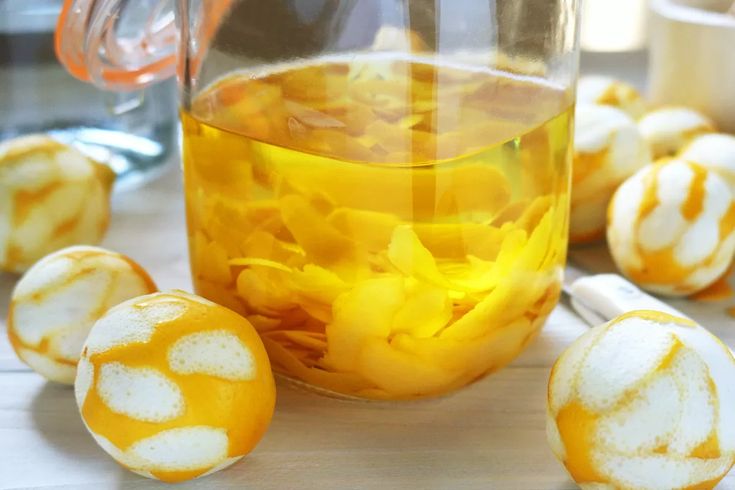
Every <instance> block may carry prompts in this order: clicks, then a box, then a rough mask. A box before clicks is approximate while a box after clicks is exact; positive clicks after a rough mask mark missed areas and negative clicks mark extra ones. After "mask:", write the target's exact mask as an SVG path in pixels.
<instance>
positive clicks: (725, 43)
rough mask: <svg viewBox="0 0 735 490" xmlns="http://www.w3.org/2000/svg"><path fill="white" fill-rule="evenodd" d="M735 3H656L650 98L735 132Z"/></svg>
mask: <svg viewBox="0 0 735 490" xmlns="http://www.w3.org/2000/svg"><path fill="white" fill-rule="evenodd" d="M731 5H732V0H651V4H650V9H651V11H650V21H651V29H650V33H649V45H650V65H649V96H650V98H651V100H652V101H653V102H654V103H655V104H659V105H674V104H676V105H686V106H689V107H693V108H695V109H699V110H700V111H702V112H704V113H705V114H707V115H709V116H710V117H712V118H713V119H714V120H715V121H716V122H717V124H718V126H719V127H720V129H721V130H723V131H729V132H735V15H733V14H728V13H727V11H728V9H729V8H730V7H731Z"/></svg>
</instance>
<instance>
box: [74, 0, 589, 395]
mask: <svg viewBox="0 0 735 490" xmlns="http://www.w3.org/2000/svg"><path fill="white" fill-rule="evenodd" d="M70 3H72V4H73V3H77V4H85V3H86V4H89V3H90V2H70ZM92 3H96V4H98V8H97V9H96V10H95V12H96V13H97V14H99V12H100V11H102V12H104V11H105V9H104V8H99V6H100V4H101V5H105V4H109V5H110V6H111V7H110V8H111V9H112V10H111V11H108V12H107V14H110V13H114V12H115V8H117V7H116V6H115V5H117V6H119V5H120V2H92ZM176 5H177V18H178V23H179V34H180V37H181V41H180V43H179V45H178V46H179V51H178V53H177V59H178V63H177V65H176V66H177V72H178V76H179V82H180V85H181V118H182V126H183V157H184V182H185V197H186V208H187V219H188V227H189V244H190V252H191V267H192V275H193V279H194V285H195V288H196V290H197V292H198V293H199V294H201V295H203V296H205V297H207V298H209V299H211V300H213V301H216V302H218V303H220V304H223V305H225V306H227V307H229V308H232V309H233V310H235V311H238V312H239V313H241V314H242V315H244V316H245V317H246V318H248V319H249V320H250V321H251V323H252V324H253V325H254V326H255V328H256V329H257V330H258V331H259V332H260V335H261V338H262V339H263V342H264V344H265V346H266V348H267V349H268V353H269V356H270V359H271V362H272V365H273V368H274V370H275V371H276V372H277V373H279V374H281V375H283V376H285V377H288V378H289V379H291V380H294V381H295V382H297V383H301V384H304V385H307V386H309V387H312V388H314V389H317V390H319V391H326V392H328V393H331V394H336V395H340V396H349V397H358V398H369V399H391V400H393V399H410V398H418V397H426V396H433V395H438V394H442V393H446V392H448V391H451V390H454V389H456V388H459V387H461V386H464V385H466V384H468V383H471V382H473V381H475V380H477V379H479V378H482V377H483V376H484V375H486V374H488V373H490V372H493V371H495V370H497V369H499V368H500V367H502V366H504V365H505V364H507V363H508V362H510V361H511V360H512V359H513V358H514V357H516V356H517V355H518V353H519V352H521V350H522V349H523V348H524V347H525V346H526V345H527V344H528V343H529V342H530V341H531V339H533V338H534V336H535V335H536V334H537V333H538V331H539V329H540V328H541V326H542V325H543V323H544V321H545V319H546V317H547V316H548V314H549V313H550V311H551V310H552V309H553V307H554V305H555V304H556V302H557V299H558V296H559V290H560V281H561V277H562V269H563V265H564V261H565V253H566V246H567V223H568V215H569V188H570V180H569V179H570V164H571V160H570V151H571V148H570V138H571V134H572V117H573V101H574V85H575V80H576V76H577V62H578V47H577V24H578V20H577V2H576V1H575V0H523V1H519V0H497V1H494V2H486V1H479V0H462V1H457V0H451V1H450V0H437V1H422V0H410V1H399V0H395V1H394V0H381V1H375V0H370V1H332V0H313V1H310V2H303V1H298V0H273V1H269V2H262V1H259V0H240V1H221V2H214V1H212V2H204V1H195V0H190V1H185V0H181V1H179V2H177V4H176ZM80 15H81V14H80ZM92 24H94V20H93V21H92ZM149 24H150V23H149ZM163 29H164V28H161V30H160V31H159V32H158V34H159V37H161V35H160V33H161V32H163ZM70 30H73V29H70ZM62 34H63V33H62ZM91 34H92V36H93V37H94V36H98V37H102V38H103V39H107V41H106V42H107V44H108V48H106V49H107V51H110V48H109V43H110V41H111V40H112V41H114V25H112V26H111V27H110V28H109V29H107V30H105V29H101V30H100V31H99V32H97V33H95V32H92V33H91ZM87 36H88V37H89V36H90V33H87ZM154 37H155V33H154ZM97 45H99V46H104V45H105V44H104V43H97ZM148 45H149V46H150V45H152V43H148ZM162 49H163V54H161V57H163V58H164V59H165V57H166V56H170V55H171V51H165V49H164V48H162ZM134 51H136V50H135V49H132V48H131V49H130V52H131V53H133V52H134ZM144 54H145V56H148V58H145V57H144V58H142V61H141V60H138V59H137V58H134V57H132V60H131V59H120V60H117V61H114V60H113V61H114V62H111V61H110V58H109V57H105V56H100V59H98V60H93V59H89V58H88V59H87V60H86V69H87V70H88V71H89V72H90V74H91V75H90V76H91V78H92V79H95V80H97V82H98V83H103V84H106V83H107V84H109V80H108V78H109V77H108V76H107V75H106V74H105V71H106V70H107V72H110V71H114V70H116V69H120V70H121V71H124V68H125V66H129V65H130V64H135V70H133V74H132V75H129V76H127V78H126V75H125V74H124V73H123V74H122V75H121V76H119V77H115V78H114V80H112V85H115V84H118V85H120V84H121V83H122V84H127V83H129V84H140V83H141V81H143V82H145V81H146V80H149V79H155V78H156V77H160V76H164V74H165V71H166V70H173V65H171V64H166V63H164V62H161V61H157V59H156V58H155V57H153V56H150V50H149V51H148V52H146V53H144ZM136 63H137V64H136ZM156 63H159V64H158V65H156ZM97 64H99V65H102V66H103V67H104V66H107V67H108V68H100V67H99V66H96V65H97ZM110 65H112V66H110ZM162 66H164V68H163V70H164V72H161V71H160V70H161V68H162ZM143 79H146V80H143ZM121 80H123V81H122V82H121Z"/></svg>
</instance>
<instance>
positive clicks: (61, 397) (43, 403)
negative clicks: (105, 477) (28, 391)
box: [31, 382, 95, 456]
mask: <svg viewBox="0 0 735 490" xmlns="http://www.w3.org/2000/svg"><path fill="white" fill-rule="evenodd" d="M31 411H32V416H33V423H34V425H35V427H36V430H37V431H38V432H39V433H40V434H41V435H42V436H43V437H44V439H46V441H48V442H49V443H50V444H52V445H53V446H55V447H57V448H58V449H61V450H63V451H64V452H71V453H79V456H88V455H89V448H90V447H91V446H94V444H95V443H94V441H93V440H92V438H91V437H90V438H89V444H79V439H80V438H81V437H80V436H81V435H83V436H87V429H86V428H85V427H84V424H83V423H82V419H81V417H80V416H79V412H78V410H77V405H76V402H75V401H74V389H73V388H72V387H71V386H65V385H61V384H57V383H51V382H49V383H46V384H45V385H43V387H42V388H41V389H40V390H39V391H38V393H36V397H35V398H34V399H33V404H32V406H31Z"/></svg>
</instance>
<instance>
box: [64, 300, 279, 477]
mask: <svg viewBox="0 0 735 490" xmlns="http://www.w3.org/2000/svg"><path fill="white" fill-rule="evenodd" d="M80 365H81V366H83V369H80V370H79V373H78V374H77V379H76V384H75V393H76V398H77V403H78V406H79V410H80V412H81V415H82V419H83V420H84V422H85V425H86V426H87V428H88V430H89V431H90V432H91V433H92V435H93V436H94V437H95V439H96V440H97V441H98V443H99V444H100V446H101V447H102V448H103V449H104V450H105V451H106V452H108V453H109V454H110V455H111V456H112V457H113V458H114V459H115V460H116V461H118V462H119V463H120V464H121V465H123V466H125V467H126V468H128V469H130V470H131V471H134V472H135V473H138V474H140V475H143V476H146V477H149V478H155V479H159V480H163V481H168V482H176V481H184V480H188V479H191V478H196V477H200V476H203V475H207V474H211V473H212V472H214V471H217V470H219V469H223V468H225V467H227V466H229V465H231V464H232V463H234V462H235V461H236V460H238V459H239V458H241V457H242V456H244V455H245V454H247V453H248V452H250V450H252V448H253V447H254V446H255V445H256V444H257V442H258V441H259V440H260V438H261V437H262V435H263V434H264V432H265V430H266V429H267V427H268V424H269V422H270V419H271V416H272V414H273V408H274V404H275V386H274V382H273V376H272V374H271V370H270V364H269V361H268V356H267V355H266V352H265V349H264V347H263V344H262V342H261V340H260V338H259V337H258V335H257V332H256V331H255V329H254V328H253V327H252V325H251V324H250V323H249V322H248V321H247V320H245V319H244V318H243V317H240V316H239V315H237V314H236V313H234V312H232V311H230V310H228V309H226V308H224V307H222V306H219V305H216V304H214V303H212V302H210V301H207V300H203V299H199V298H198V297H196V296H194V295H190V294H187V293H183V292H179V291H172V292H168V293H155V294H151V295H147V296H141V297H138V298H134V299H132V300H129V301H126V302H124V303H122V304H120V305H118V306H117V307H115V308H113V309H111V310H110V311H109V312H108V313H107V314H106V315H105V316H104V317H103V318H101V319H100V320H99V321H98V322H97V323H96V324H95V326H94V327H93V329H92V331H91V332H90V335H89V337H88V339H87V343H86V345H85V348H84V350H83V357H82V362H81V363H80ZM213 400H216V403H213Z"/></svg>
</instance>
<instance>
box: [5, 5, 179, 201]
mask: <svg viewBox="0 0 735 490" xmlns="http://www.w3.org/2000/svg"><path fill="white" fill-rule="evenodd" d="M62 3H63V2H62V0H0V116H1V117H0V141H4V140H7V139H10V138H14V137H18V136H23V135H28V134H33V133H44V134H48V135H50V136H52V137H53V138H55V139H57V140H59V141H61V142H63V143H67V144H72V145H74V146H76V147H77V148H79V149H80V150H82V151H83V152H85V153H86V154H88V155H89V156H91V157H92V158H94V159H95V160H97V161H99V162H101V163H105V164H106V165H108V166H110V167H111V168H112V170H114V171H115V173H116V174H117V179H116V181H115V184H116V187H117V188H118V189H121V188H126V187H131V186H134V185H137V184H138V183H140V182H143V181H145V180H147V179H148V178H149V177H153V176H155V175H160V174H161V173H162V171H163V170H164V168H165V167H166V165H165V164H166V163H168V162H169V161H170V159H171V158H170V157H171V156H172V153H174V152H175V149H176V136H177V129H178V124H177V121H176V114H177V111H176V108H177V103H176V94H175V85H174V83H175V82H174V81H173V80H171V81H165V82H162V83H158V84H156V85H155V86H151V87H146V88H145V89H142V90H139V89H136V90H129V91H125V92H116V93H112V92H108V91H103V90H97V89H96V88H95V87H93V86H91V85H89V84H85V83H81V82H79V81H78V80H76V79H74V78H73V77H71V76H69V74H68V73H67V72H66V71H65V70H64V68H63V67H62V66H61V65H59V63H58V61H57V59H56V57H55V56H54V27H55V26H56V23H57V20H58V17H59V14H60V12H61V8H62Z"/></svg>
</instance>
